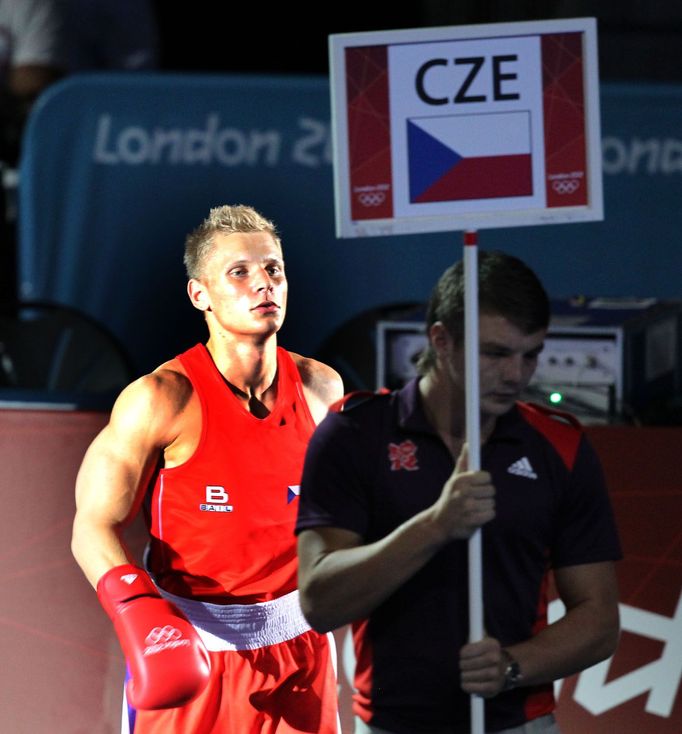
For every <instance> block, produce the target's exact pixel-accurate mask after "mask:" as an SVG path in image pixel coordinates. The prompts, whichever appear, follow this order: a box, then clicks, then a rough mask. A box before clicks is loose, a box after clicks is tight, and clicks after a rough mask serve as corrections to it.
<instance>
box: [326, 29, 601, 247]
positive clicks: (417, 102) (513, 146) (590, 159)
mask: <svg viewBox="0 0 682 734" xmlns="http://www.w3.org/2000/svg"><path fill="white" fill-rule="evenodd" d="M330 68H331V91H332V126H333V135H334V174H335V194H336V217H337V234H338V235H339V236H341V237H357V236H367V235H386V234H399V233H410V232H426V231H438V230H456V229H479V228H486V227H502V226H520V225H532V224H548V223H556V222H571V221H586V220H595V219H601V218H603V206H602V186H601V156H600V126H599V96H598V74H597V52H596V25H595V21H594V20H593V19H584V18H583V19H571V20H565V21H539V22H532V23H506V24H492V25H478V26H461V27H451V28H425V29H415V30H407V31H381V32H376V33H374V32H372V33H357V34H342V35H333V36H330Z"/></svg>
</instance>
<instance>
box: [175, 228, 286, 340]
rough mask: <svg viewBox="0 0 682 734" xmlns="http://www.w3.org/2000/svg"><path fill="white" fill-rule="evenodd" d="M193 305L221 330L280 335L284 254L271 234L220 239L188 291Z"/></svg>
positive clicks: (283, 297) (238, 235)
mask: <svg viewBox="0 0 682 734" xmlns="http://www.w3.org/2000/svg"><path fill="white" fill-rule="evenodd" d="M188 289H189V292H190V298H191V300H192V302H193V304H194V305H195V306H196V307H197V308H199V309H200V310H202V311H209V312H210V313H211V314H212V316H213V319H214V320H215V321H216V322H217V324H218V325H219V326H220V328H222V329H225V330H226V331H229V332H232V333H235V334H243V335H249V334H250V335H253V334H262V335H268V334H271V333H275V332H277V331H278V330H279V329H280V328H281V326H282V323H283V322H284V317H285V314H286V306H287V295H288V284H287V279H286V275H285V273H284V260H283V257H282V250H281V247H280V245H279V244H278V243H277V242H276V240H275V239H274V238H273V237H272V235H270V234H269V233H267V232H247V233H242V232H239V233H233V234H220V233H218V234H216V235H215V236H214V239H213V248H212V250H211V252H210V254H209V255H208V257H207V258H206V261H205V262H204V264H203V267H202V276H201V278H199V279H196V280H195V283H194V286H193V287H189V288H188Z"/></svg>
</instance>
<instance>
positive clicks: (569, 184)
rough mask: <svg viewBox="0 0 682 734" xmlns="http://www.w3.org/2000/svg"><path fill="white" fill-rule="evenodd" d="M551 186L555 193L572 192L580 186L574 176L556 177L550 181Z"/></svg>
mask: <svg viewBox="0 0 682 734" xmlns="http://www.w3.org/2000/svg"><path fill="white" fill-rule="evenodd" d="M552 188H553V189H554V190H555V191H556V192H557V194H574V193H575V192H576V191H577V190H578V189H579V188H580V181H578V180H577V179H575V178H569V179H565V178H563V179H556V180H554V181H552Z"/></svg>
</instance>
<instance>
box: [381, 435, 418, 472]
mask: <svg viewBox="0 0 682 734" xmlns="http://www.w3.org/2000/svg"><path fill="white" fill-rule="evenodd" d="M388 460H389V463H390V466H391V471H401V470H403V469H404V470H405V471H416V470H417V469H419V464H418V463H417V445H416V444H415V443H414V441H410V439H407V440H405V441H403V442H402V443H389V444H388Z"/></svg>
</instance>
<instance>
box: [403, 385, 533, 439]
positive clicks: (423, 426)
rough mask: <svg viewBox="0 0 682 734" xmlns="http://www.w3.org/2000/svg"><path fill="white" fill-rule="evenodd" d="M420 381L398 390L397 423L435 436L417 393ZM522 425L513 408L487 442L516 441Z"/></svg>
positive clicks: (411, 429) (410, 429)
mask: <svg viewBox="0 0 682 734" xmlns="http://www.w3.org/2000/svg"><path fill="white" fill-rule="evenodd" d="M420 379H421V378H420V377H414V378H412V379H411V380H409V381H408V382H407V383H406V384H405V385H404V386H403V387H402V388H400V390H398V392H397V401H398V422H399V425H400V427H401V428H402V429H404V430H407V431H419V432H420V433H429V434H432V435H437V433H436V431H435V429H434V428H433V426H432V425H431V424H430V423H429V421H428V419H427V417H426V413H425V412H424V406H423V403H422V397H421V394H420V392H419V380H420ZM523 423H524V421H523V419H522V418H521V415H520V414H519V411H518V408H517V407H516V406H514V407H513V408H512V409H511V410H510V411H509V412H507V413H505V414H504V415H503V416H500V417H499V418H498V419H497V421H496V423H495V428H494V429H493V432H492V434H491V436H490V438H489V439H488V441H489V442H490V441H498V440H502V441H518V440H519V425H520V424H523Z"/></svg>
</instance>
